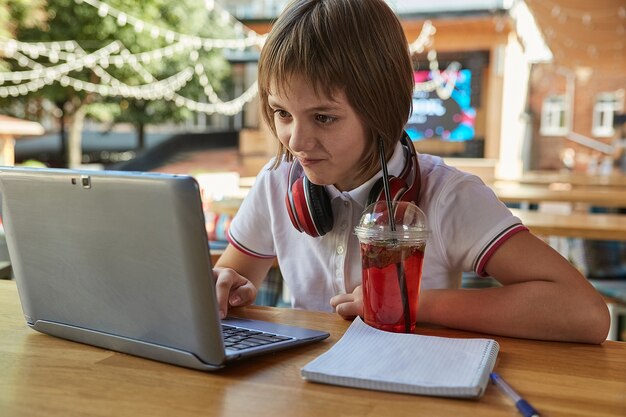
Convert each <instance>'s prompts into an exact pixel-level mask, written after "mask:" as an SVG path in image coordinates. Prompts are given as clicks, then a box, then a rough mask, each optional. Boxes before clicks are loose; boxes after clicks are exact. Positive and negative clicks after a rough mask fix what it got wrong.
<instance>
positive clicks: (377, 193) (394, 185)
mask: <svg viewBox="0 0 626 417" xmlns="http://www.w3.org/2000/svg"><path fill="white" fill-rule="evenodd" d="M408 189H409V186H408V185H407V183H406V181H405V180H403V179H402V178H399V177H394V176H390V177H389V194H390V197H391V201H401V200H402V199H403V197H404V195H405V193H406V191H407V190H408ZM385 200H387V198H386V196H385V184H384V180H383V178H382V177H381V178H379V179H378V181H376V182H375V183H374V185H373V186H372V189H371V190H370V193H369V195H368V197H367V203H366V205H365V206H366V207H367V206H369V205H370V204H373V203H376V202H378V201H385Z"/></svg>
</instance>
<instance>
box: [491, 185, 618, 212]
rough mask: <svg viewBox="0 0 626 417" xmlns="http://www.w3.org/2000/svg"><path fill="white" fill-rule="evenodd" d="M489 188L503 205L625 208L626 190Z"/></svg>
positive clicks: (597, 188)
mask: <svg viewBox="0 0 626 417" xmlns="http://www.w3.org/2000/svg"><path fill="white" fill-rule="evenodd" d="M491 188H492V189H493V190H494V192H495V193H496V195H497V196H498V198H499V199H500V200H501V201H503V202H505V203H533V204H538V203H544V202H564V203H572V204H573V203H585V204H589V205H593V206H600V207H626V188H623V189H622V188H616V189H612V188H611V189H608V188H606V187H576V188H572V187H568V186H563V187H547V186H539V185H524V184H503V183H500V182H496V183H494V184H493V185H492V186H491Z"/></svg>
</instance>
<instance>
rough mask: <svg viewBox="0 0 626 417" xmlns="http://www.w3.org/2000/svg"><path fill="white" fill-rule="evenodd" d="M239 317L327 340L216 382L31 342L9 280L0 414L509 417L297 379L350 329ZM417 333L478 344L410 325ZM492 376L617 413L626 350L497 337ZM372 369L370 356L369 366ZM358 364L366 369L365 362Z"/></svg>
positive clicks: (473, 404)
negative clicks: (319, 333)
mask: <svg viewBox="0 0 626 417" xmlns="http://www.w3.org/2000/svg"><path fill="white" fill-rule="evenodd" d="M237 313H238V314H239V315H242V316H245V317H251V318H260V319H265V320H273V321H276V322H281V323H291V324H298V325H303V326H308V327H311V328H316V329H324V330H327V331H329V332H330V333H331V336H330V338H329V339H327V340H325V341H323V342H320V343H317V344H313V345H308V346H302V347H298V348H296V349H293V350H289V351H284V352H281V353H277V354H273V355H266V356H261V357H258V360H255V361H251V360H248V361H246V362H240V363H238V364H236V365H234V366H232V367H231V368H229V369H224V370H222V371H219V372H215V373H204V372H200V371H195V370H190V369H185V368H180V367H176V366H172V365H166V364H163V363H159V362H154V361H150V360H147V359H142V358H137V357H132V356H128V355H125V354H121V353H116V352H112V351H108V350H104V349H100V348H96V347H92V346H87V345H82V344H78V343H74V342H69V341H66V340H62V339H58V338H55V337H51V336H47V335H44V334H40V333H37V332H35V331H33V330H31V329H29V328H28V327H27V326H26V324H25V323H24V319H23V317H22V313H21V308H20V305H19V301H18V297H17V291H16V287H15V283H14V282H12V281H0V370H1V371H0V414H1V415H2V416H3V417H20V416H24V417H36V416H46V417H56V416H59V417H61V416H62V417H68V416H81V417H89V416H117V417H124V416H132V417H138V416H150V417H158V416H164V417H173V416H176V417H179V416H193V417H197V416H311V417H319V416H324V417H326V416H345V417H350V416H355V417H356V416H359V417H360V416H371V417H385V416H390V417H391V416H393V417H402V416H407V417H408V416H410V417H415V416H437V417H445V416H455V417H463V416H471V417H476V416H481V417H497V416H502V417H513V416H517V415H518V413H517V411H516V409H515V407H514V406H513V404H512V403H511V402H510V401H509V400H508V398H506V397H505V396H503V395H502V394H501V393H500V392H499V391H498V390H497V389H496V388H495V387H494V386H491V385H490V386H489V387H488V389H487V391H486V393H485V395H484V396H483V398H482V399H480V400H478V401H473V400H459V399H447V398H436V397H424V396H412V395H403V394H392V393H385V392H376V391H367V390H359V389H352V388H343V387H338V386H331V385H322V384H315V383H311V382H306V381H304V380H303V379H302V378H301V377H300V368H301V367H302V366H304V365H305V364H306V363H307V362H309V361H310V360H312V359H313V358H315V357H316V356H318V355H320V354H321V353H323V352H325V351H326V350H327V349H328V348H330V346H331V345H332V344H333V343H335V342H336V341H337V340H338V339H339V338H340V337H341V335H342V334H343V333H344V331H345V330H346V328H347V327H348V325H349V323H348V322H347V321H345V320H342V319H341V318H339V317H338V316H337V315H334V314H328V313H317V312H306V311H298V310H291V309H277V308H269V307H248V308H243V309H239V310H238V311H237ZM418 332H419V333H422V334H430V335H438V336H444V337H445V336H451V337H478V336H483V335H479V334H474V333H468V332H462V331H456V330H449V329H436V328H426V327H419V328H418ZM495 339H497V341H498V342H499V344H500V353H499V356H498V362H497V364H496V369H497V370H498V371H499V372H500V373H501V375H502V376H503V377H504V378H505V379H507V380H508V382H509V383H510V384H511V385H513V386H514V388H515V389H517V391H518V392H520V393H522V394H523V395H524V396H525V397H526V399H527V400H529V401H530V402H531V403H532V404H533V405H534V406H535V407H536V408H538V410H539V411H540V412H541V413H542V416H544V417H549V416H563V417H576V416H580V417H583V416H584V417H588V416H600V417H613V416H614V417H623V416H624V415H626V343H621V342H608V341H607V342H604V343H603V344H602V345H584V344H575V343H554V342H538V341H530V340H522V339H512V338H506V337H495ZM372 360H375V358H372ZM363 365H364V366H366V365H367V364H363Z"/></svg>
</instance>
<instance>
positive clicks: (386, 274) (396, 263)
mask: <svg viewBox="0 0 626 417" xmlns="http://www.w3.org/2000/svg"><path fill="white" fill-rule="evenodd" d="M424 249H425V244H424V243H421V244H418V245H410V246H409V245H406V244H404V245H402V244H399V245H398V244H396V245H393V246H391V245H390V246H382V245H376V244H374V243H361V260H362V267H363V310H364V311H363V312H364V320H365V322H366V323H367V324H369V325H370V326H373V327H376V328H378V329H381V330H387V331H391V332H398V333H405V332H406V323H407V322H406V321H405V316H404V310H405V302H406V303H407V304H408V306H407V308H408V310H409V311H410V320H409V323H410V332H413V330H414V329H415V322H416V320H417V304H418V299H419V291H420V282H421V280H422V266H423V263H424ZM402 274H403V275H404V276H403V277H401V276H402ZM400 277H401V278H400ZM399 278H400V279H399ZM402 285H406V294H407V298H406V299H405V300H403V293H402V289H401V286H402Z"/></svg>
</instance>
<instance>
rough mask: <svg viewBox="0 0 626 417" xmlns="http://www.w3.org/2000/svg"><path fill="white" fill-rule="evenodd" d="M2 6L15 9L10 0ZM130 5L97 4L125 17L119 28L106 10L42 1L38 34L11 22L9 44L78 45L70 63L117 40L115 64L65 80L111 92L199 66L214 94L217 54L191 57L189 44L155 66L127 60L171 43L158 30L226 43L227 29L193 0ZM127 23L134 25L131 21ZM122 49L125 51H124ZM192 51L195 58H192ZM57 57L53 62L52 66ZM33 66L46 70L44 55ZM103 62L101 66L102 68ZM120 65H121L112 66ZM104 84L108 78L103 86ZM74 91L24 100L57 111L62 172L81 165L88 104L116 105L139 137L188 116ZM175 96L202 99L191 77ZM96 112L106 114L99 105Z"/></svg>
mask: <svg viewBox="0 0 626 417" xmlns="http://www.w3.org/2000/svg"><path fill="white" fill-rule="evenodd" d="M0 1H7V0H0ZM8 1H9V2H16V1H18V0H8ZM19 2H20V3H23V4H25V3H27V2H28V1H27V0H20V1H19ZM132 4H133V5H132V6H128V5H127V2H125V1H124V0H107V3H106V5H105V6H106V7H107V8H111V9H112V8H114V9H116V10H119V11H121V12H123V13H124V15H125V16H127V21H126V22H124V21H122V19H121V18H120V17H118V18H115V17H114V16H112V15H111V14H110V13H107V12H106V11H107V9H106V8H104V7H102V6H101V7H100V8H99V9H98V8H95V7H92V6H91V5H89V4H86V3H82V2H80V1H78V2H75V1H74V0H48V2H47V6H46V8H45V11H46V13H47V16H48V19H47V21H46V26H45V27H44V28H43V30H42V29H41V28H40V27H32V26H29V25H25V24H21V23H19V22H18V24H17V29H16V38H17V39H19V40H20V41H22V42H62V41H68V40H74V41H76V44H77V45H78V47H77V49H76V50H75V51H73V53H74V54H77V55H75V58H76V57H78V55H79V54H81V53H82V54H83V55H85V54H91V53H94V52H96V51H99V50H102V48H105V47H107V45H111V43H112V42H115V41H120V42H121V44H122V45H123V46H122V47H121V49H120V51H118V52H117V53H116V54H115V55H116V60H117V61H115V60H112V61H110V62H107V61H106V60H100V61H98V62H96V65H93V64H94V63H93V62H91V63H90V64H91V66H89V65H86V66H85V67H84V68H80V69H76V70H74V71H72V72H71V73H69V74H67V75H68V76H69V77H71V78H72V79H73V80H76V81H78V82H80V83H84V85H86V84H87V83H92V84H101V85H109V86H111V83H118V84H119V83H122V84H123V85H128V86H138V85H142V84H149V83H151V82H154V81H156V80H164V79H167V78H168V77H171V76H174V75H175V74H180V73H181V71H183V70H185V69H186V70H187V71H190V70H189V68H191V69H194V67H195V66H196V65H199V68H201V72H203V73H206V76H207V78H208V79H209V80H211V84H212V85H213V87H214V88H215V89H217V90H218V91H219V87H220V85H221V83H222V81H223V80H224V79H225V78H226V77H227V76H228V74H229V67H228V65H227V63H226V61H225V59H224V58H223V55H222V53H221V50H208V51H205V50H202V49H200V50H198V48H197V46H198V45H195V46H194V47H192V48H189V47H187V48H186V49H184V50H183V51H182V52H180V53H176V54H173V55H171V56H169V55H168V56H165V55H163V56H162V57H161V59H151V60H146V61H145V62H143V61H141V60H140V59H136V58H135V59H132V57H133V56H135V57H137V55H134V54H139V53H143V52H149V51H155V50H159V49H160V48H165V47H167V46H168V45H171V44H172V39H165V38H164V37H163V36H162V34H163V33H165V32H166V31H171V32H172V33H183V34H185V35H196V36H202V37H225V36H232V34H230V33H228V32H229V31H230V32H232V29H227V28H225V27H224V25H223V24H219V22H220V17H219V16H216V14H215V13H209V12H208V11H207V10H206V8H205V6H204V3H203V2H199V1H197V0H175V1H174V0H144V1H142V2H133V3H132ZM108 10H110V9H108ZM131 17H134V18H137V19H139V20H140V21H141V22H142V25H141V26H144V27H143V28H141V26H140V25H139V24H130V22H131ZM133 22H136V21H134V20H133ZM144 23H145V25H144ZM155 27H157V28H158V29H159V30H157V32H159V33H160V34H161V35H159V34H158V33H156V36H155V30H154V28H155ZM146 28H148V29H150V28H152V30H146ZM125 48H127V51H124V49H125ZM194 48H195V49H194ZM194 50H195V51H196V52H193V51H194ZM60 56H61V55H60V54H59V57H60ZM59 57H57V58H56V59H60V58H59ZM34 60H36V61H37V62H41V63H42V64H44V65H47V66H50V65H51V63H50V60H51V57H50V56H40V57H36V58H34ZM118 61H119V62H118ZM105 62H106V63H108V64H109V65H105V64H104V63H105ZM120 62H122V64H121V65H118V64H119V63H120ZM59 63H60V62H59ZM114 63H115V64H114ZM11 64H12V67H13V69H14V70H17V69H23V68H19V67H18V66H17V64H16V62H15V61H13V62H11ZM96 67H99V68H96ZM104 67H106V68H104ZM110 77H112V78H111V79H109V78H110ZM112 80H116V81H112ZM76 87H77V85H71V84H68V83H67V82H66V83H64V84H62V83H60V82H58V80H57V81H56V82H53V83H52V84H50V85H46V86H44V87H43V88H41V89H39V90H37V91H35V92H32V93H30V94H29V95H28V97H29V98H32V97H45V98H47V99H48V100H50V102H52V103H54V104H55V105H56V106H57V107H58V108H59V110H60V111H61V120H60V122H61V123H60V126H61V131H62V132H63V131H64V130H65V129H64V126H65V125H66V124H67V126H69V129H68V130H69V138H68V141H67V142H68V144H69V145H68V147H67V153H68V162H69V165H70V166H74V165H78V164H80V163H81V159H82V150H81V131H82V128H83V123H84V119H85V116H86V115H87V112H88V106H89V105H90V104H93V103H100V104H103V103H118V104H122V105H124V106H125V107H126V108H125V109H124V111H121V112H119V113H120V116H119V118H118V120H124V121H130V122H132V123H133V124H135V126H137V129H138V132H139V135H140V137H141V136H142V132H143V127H144V126H145V125H146V124H148V123H159V122H163V121H166V120H172V121H181V120H184V119H186V118H188V117H190V115H191V112H190V111H189V110H187V109H185V108H184V107H182V106H176V105H175V104H174V103H173V102H172V101H167V100H162V99H160V100H151V99H146V98H142V99H135V98H133V97H132V95H131V96H129V97H126V98H122V97H119V96H115V95H113V96H111V95H107V94H105V95H102V94H100V93H103V92H105V91H107V90H105V89H103V90H102V91H99V92H98V91H96V92H93V91H89V90H88V89H83V90H81V89H78V88H76ZM110 90H111V89H109V90H108V91H110ZM177 93H178V94H180V95H181V96H185V97H188V98H193V99H197V98H198V97H199V96H200V95H201V94H202V87H201V86H200V84H199V81H198V79H197V77H194V78H192V79H191V80H189V81H188V82H187V84H186V85H185V86H184V87H183V88H182V89H181V90H179V91H178V92H177ZM100 108H101V109H106V108H110V107H108V106H101V107H100ZM109 116H111V115H109Z"/></svg>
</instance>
